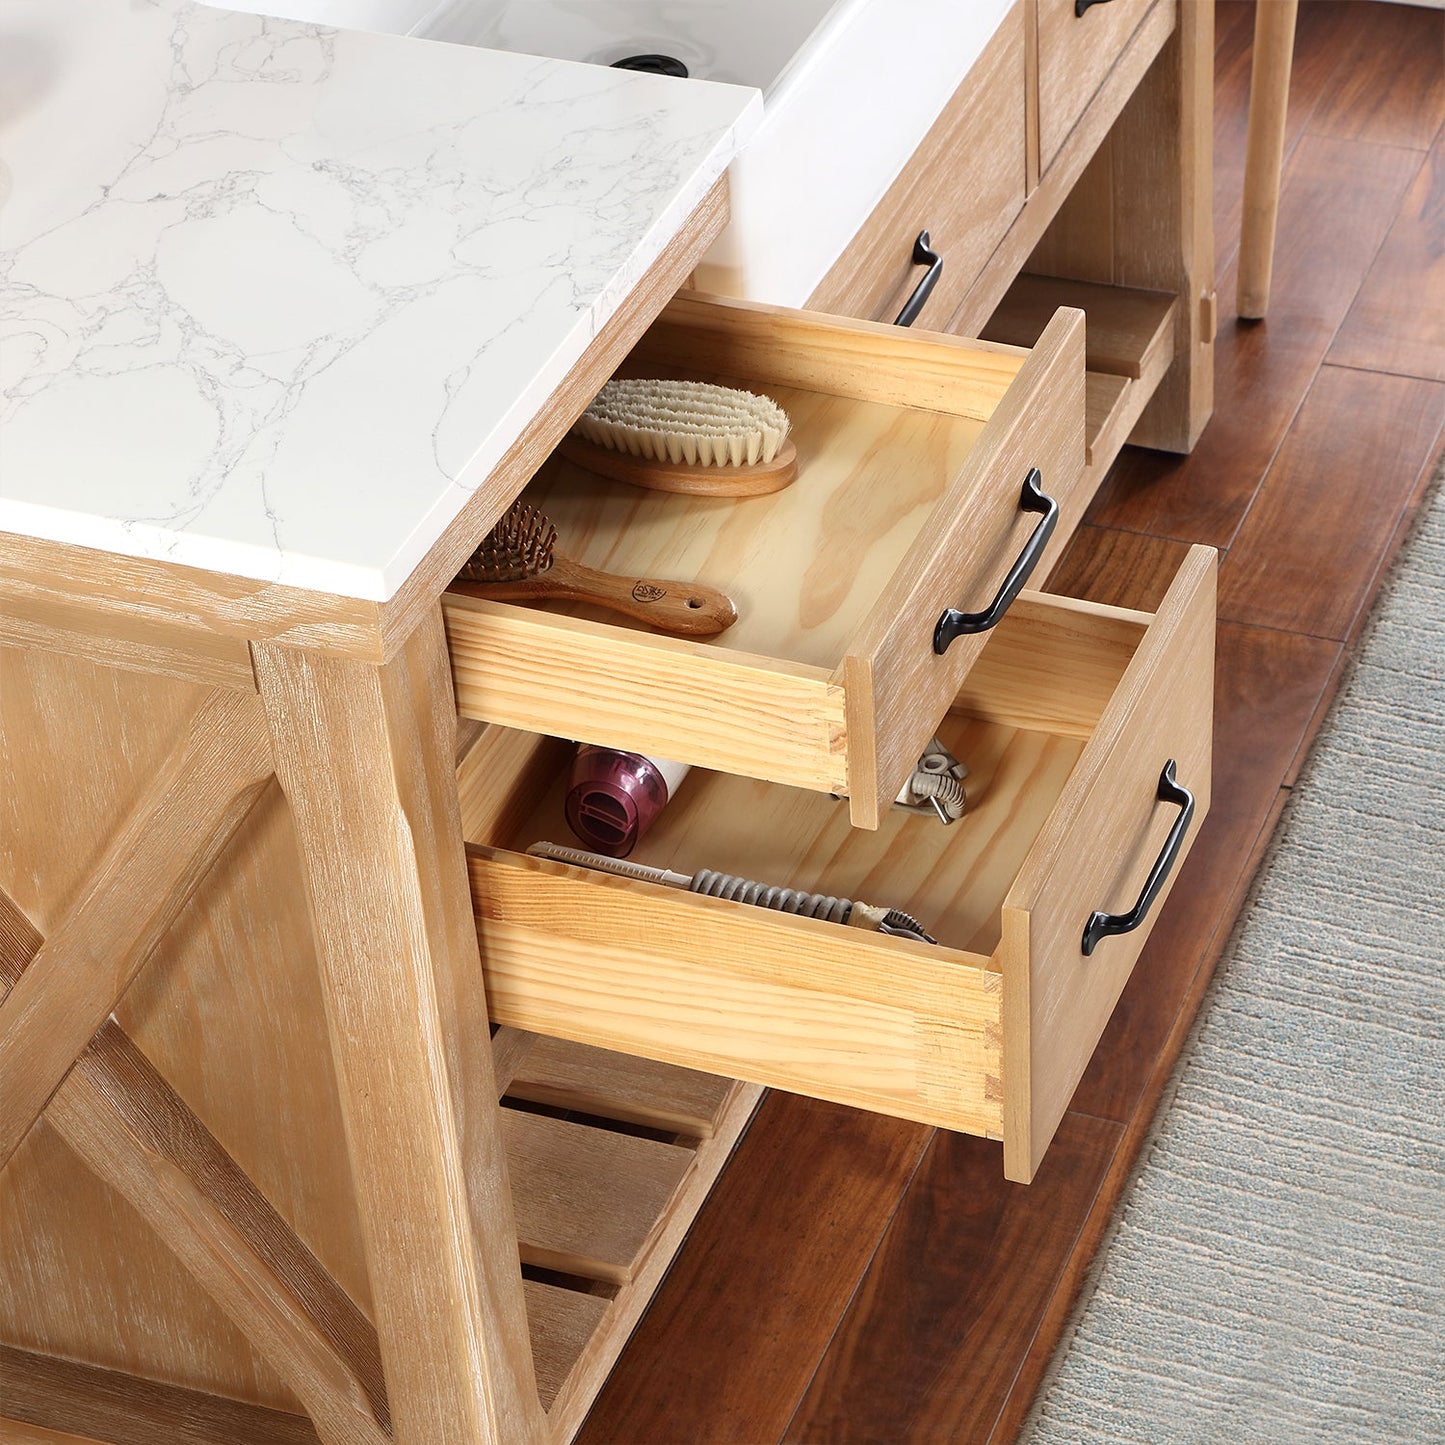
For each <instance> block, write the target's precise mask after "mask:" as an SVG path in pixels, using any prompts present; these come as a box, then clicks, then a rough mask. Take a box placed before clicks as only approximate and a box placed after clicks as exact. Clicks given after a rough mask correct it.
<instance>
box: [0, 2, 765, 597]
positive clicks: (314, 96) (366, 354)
mask: <svg viewBox="0 0 1445 1445" xmlns="http://www.w3.org/2000/svg"><path fill="white" fill-rule="evenodd" d="M0 32H3V33H0V97H3V98H0V163H3V166H4V168H5V169H4V171H0V192H3V193H4V194H3V198H0V245H3V255H0V327H3V329H0V390H3V393H4V407H3V411H0V427H3V430H0V529H4V530H8V531H12V532H17V533H21V534H23V535H26V536H31V537H38V538H44V539H48V540H54V541H63V542H72V543H76V544H79V545H81V546H86V547H96V548H103V549H106V550H109V551H113V552H117V553H121V554H124V555H127V556H132V557H146V558H158V559H162V560H166V561H171V562H178V563H184V564H187V565H190V566H195V567H204V568H208V569H211V570H213V571H219V572H228V573H233V574H236V575H239V576H243V577H251V578H257V579H262V580H266V581H275V582H282V583H286V584H289V585H291V586H294V587H302V588H310V589H314V590H319V591H325V592H332V593H338V594H341V595H344V596H350V597H358V598H365V599H368V600H376V601H383V600H385V599H387V598H389V597H390V596H391V595H392V594H394V593H395V592H396V590H397V589H398V588H399V587H400V586H401V584H402V583H403V582H404V581H405V580H406V578H407V576H408V575H409V574H410V572H411V571H412V569H413V568H414V567H415V566H416V565H417V563H418V562H420V560H421V559H422V558H423V557H424V556H425V555H426V552H427V550H428V549H429V548H430V547H431V545H432V544H433V543H434V542H435V541H436V540H437V538H438V537H440V536H441V534H442V532H443V531H444V530H445V528H446V526H447V524H448V523H449V522H450V521H451V519H452V518H453V517H454V516H455V515H456V514H457V512H458V511H460V510H461V507H462V505H463V503H464V502H465V501H466V498H467V496H468V494H469V493H470V492H471V491H472V489H474V488H475V487H476V486H477V485H478V484H479V483H480V482H481V481H482V480H483V479H485V477H486V476H487V475H488V474H489V472H490V471H491V470H492V468H493V467H494V466H495V465H496V463H497V462H498V461H499V460H500V458H501V457H502V455H503V453H504V452H505V451H506V450H507V448H508V447H509V446H510V445H511V444H512V442H513V441H515V440H516V438H517V437H518V436H519V435H520V434H521V433H522V431H523V430H524V429H525V427H526V425H527V423H528V422H529V421H530V420H531V418H532V416H533V415H534V414H535V413H536V411H537V410H538V408H539V407H540V406H541V405H542V403H543V402H544V401H545V400H546V398H547V397H548V396H549V394H550V393H551V392H552V390H553V389H554V388H555V387H556V385H557V384H558V383H559V382H560V381H561V380H562V379H563V377H564V376H565V375H566V373H567V371H568V370H569V369H570V368H571V366H572V365H573V364H574V363H575V362H576V361H577V359H578V358H579V357H580V356H581V355H582V354H583V352H584V351H585V350H586V348H587V346H588V344H589V342H590V341H591V340H592V338H593V337H594V336H595V335H596V334H597V332H598V331H599V330H600V329H601V328H602V326H603V325H604V324H605V323H606V322H607V320H608V319H609V318H610V317H611V316H612V315H613V313H614V312H615V311H616V310H617V308H618V307H619V305H620V304H621V302H622V301H623V300H624V298H625V297H626V296H627V294H628V292H629V291H630V289H631V288H632V287H633V286H634V285H635V284H636V282H637V281H638V280H639V279H640V278H641V276H642V275H643V273H644V272H645V271H646V269H647V268H648V266H649V265H650V264H651V263H652V262H653V261H654V260H655V259H656V258H657V257H658V255H660V254H661V253H662V251H663V250H664V248H665V247H666V246H667V245H668V243H669V242H670V241H671V239H672V238H673V237H674V236H675V235H676V233H677V231H678V230H679V228H680V227H681V225H682V224H683V222H684V221H685V220H686V219H687V217H688V215H689V214H690V213H691V212H692V210H693V209H694V208H695V207H696V205H697V204H698V202H699V201H701V200H702V199H703V197H704V196H705V195H706V194H707V192H708V190H709V188H710V187H711V186H712V185H713V183H714V182H715V181H716V180H717V178H718V177H719V176H720V175H722V174H723V172H724V171H725V170H726V169H727V165H728V162H729V161H730V160H731V159H732V157H733V155H734V154H735V153H736V152H737V150H738V148H739V147H740V146H741V145H742V144H743V142H744V141H745V140H746V138H747V136H748V135H749V134H751V132H752V130H753V129H754V127H755V126H756V125H757V123H758V120H759V119H760V116H761V103H760V99H759V96H758V92H757V91H755V90H750V89H746V88H743V87H738V86H730V85H716V84H710V83H707V82H701V81H688V82H680V81H677V80H673V79H671V78H668V77H660V76H652V75H644V74H637V73H633V72H628V71H618V70H609V69H606V68H601V67H596V66H590V65H580V64H573V63H571V62H567V61H557V60H545V59H537V58H533V57H530V56H523V55H516V54H509V53H506V52H502V51H493V50H482V49H475V48H472V47H467V46H459V45H450V44H444V43H440V42H435V41H427V40H416V39H409V38H406V37H402V36H391V35H378V34H363V33H358V32H351V31H336V30H327V29H322V28H318V27H315V26H310V25H303V24H297V23H294V22H289V21H281V20H273V19H266V18H263V17H259V16H255V15H248V14H238V13H234V12H230V11H225V10H219V9H212V8H209V7H208V6H205V5H200V4H193V3H188V0H9V3H8V4H7V5H6V7H5V10H4V14H3V16H0Z"/></svg>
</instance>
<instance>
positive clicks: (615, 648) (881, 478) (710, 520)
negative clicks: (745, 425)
mask: <svg viewBox="0 0 1445 1445" xmlns="http://www.w3.org/2000/svg"><path fill="white" fill-rule="evenodd" d="M622 370H623V371H624V372H626V373H630V374H634V375H636V374H644V375H683V376H689V377H693V378H697V379H702V380H722V381H726V382H729V383H731V384H735V385H740V386H744V387H747V388H750V389H752V390H757V391H765V392H767V393H768V394H769V395H771V396H773V397H775V398H776V399H777V400H778V401H779V402H780V403H781V404H782V405H783V406H784V407H785V408H786V409H787V411H788V412H789V414H790V415H791V416H792V418H793V436H794V439H795V440H796V443H797V448H798V453H799V460H800V468H799V475H798V478H797V480H796V481H795V482H794V483H793V484H792V485H791V486H789V487H788V488H786V489H785V490H783V491H781V492H778V493H775V494H773V495H770V496H763V497H749V498H699V497H690V496H680V495H675V494H669V493H662V492H654V491H648V490H644V489H640V488H636V487H631V486H628V485H626V484H625V483H618V482H609V481H604V480H602V479H600V478H598V477H596V476H594V475H593V474H591V473H590V472H586V471H583V470H581V469H580V468H577V467H575V466H572V465H570V464H569V463H567V462H566V461H564V460H562V459H561V458H556V457H554V458H553V459H552V460H551V461H549V462H548V463H547V464H546V466H544V467H543V468H542V470H541V471H540V472H539V474H538V475H537V477H536V478H535V479H534V480H533V482H532V483H531V485H530V486H529V487H528V489H527V491H526V492H525V493H524V497H525V499H526V500H527V501H528V502H530V503H532V504H534V505H536V506H537V507H539V508H540V509H541V510H542V511H544V512H545V513H546V514H547V515H548V516H549V517H550V518H551V519H552V521H553V522H554V523H555V524H556V527H557V531H558V543H557V549H558V551H559V552H561V553H565V554H566V555H568V556H572V557H576V558H578V559H579V560H581V561H583V562H585V563H588V564H589V565H591V566H595V567H600V568H603V569H605V570H607V571H610V572H618V573H623V574H625V575H628V576H632V577H639V578H642V577H649V576H651V577H658V578H678V579H686V580H697V581H701V582H706V583H710V584H711V585H713V586H716V587H720V588H721V589H722V590H723V591H725V592H727V593H729V595H731V596H732V597H733V599H734V601H735V602H736V604H737V608H738V613H739V619H738V621H737V622H736V623H735V624H734V626H733V627H732V628H730V629H729V630H728V631H727V632H725V633H723V634H722V635H721V636H720V637H718V638H716V639H712V640H709V641H706V642H697V641H691V640H684V639H678V638H671V637H664V636H662V635H661V634H658V633H654V632H650V631H647V630H645V629H642V628H641V627H639V626H637V625H632V624H628V623H625V622H618V621H616V620H615V619H611V618H610V615H609V614H607V613H601V612H589V611H586V610H585V609H581V608H578V607H575V606H570V607H569V606H565V605H556V606H553V605H548V606H547V608H546V609H545V610H544V609H541V608H538V607H536V606H532V605H525V606H519V605H514V604H509V603H499V602H492V601H490V600H488V601H480V600H476V599H474V598H469V597H463V596H460V595H456V594H451V593H449V594H447V595H446V597H445V598H444V599H443V605H444V608H445V612H446V618H447V630H448V638H449V641H450V645H451V650H452V661H453V673H454V678H455V684H456V692H457V702H458V707H459V709H460V711H461V713H462V714H463V716H466V717H472V718H479V719H482V720H483V721H487V722H495V723H501V724H503V725H505V726H509V727H517V728H523V729H526V730H528V731H535V732H546V733H552V734H554V735H556V736H559V737H567V738H573V739H576V740H578V741H582V742H593V743H601V744H607V745H611V746H616V747H623V748H628V749H633V750H636V751H640V752H644V753H648V754H650V755H653V756H658V757H665V758H673V759H676V760H677V761H679V762H686V763H692V764H696V765H699V766H703V767H708V768H714V769H717V770H719V771H723V772H728V773H741V774H744V775H746V776H748V777H752V778H761V779H765V780H767V781H770V782H777V783H786V784H789V785H792V786H794V787H801V788H811V789H815V790H819V791H821V792H825V793H826V792H833V793H839V794H843V795H846V796H847V797H848V798H849V800H850V810H851V816H852V821H853V822H854V824H855V825H857V826H860V827H867V828H874V827H877V826H878V822H879V818H880V817H881V815H882V812H883V810H884V809H885V808H886V807H887V805H888V802H889V800H891V799H892V798H893V797H894V796H895V795H896V794H897V792H898V789H899V787H900V786H901V785H902V783H903V780H904V778H905V777H906V775H907V774H908V772H909V771H910V770H911V768H912V767H913V765H914V763H915V761H916V759H917V758H918V755H919V753H920V751H921V750H922V749H923V747H924V746H925V745H926V743H927V742H928V739H929V737H930V736H931V735H932V733H933V732H934V730H935V728H936V727H937V726H938V721H939V719H940V718H941V717H942V716H943V714H944V712H945V711H946V710H947V708H948V705H949V703H950V701H951V700H952V698H953V697H954V695H955V694H956V693H957V691H958V688H959V686H960V685H961V683H962V682H963V679H964V677H965V675H966V674H967V672H968V670H969V667H970V666H971V665H972V663H973V661H974V659H975V658H976V657H977V656H978V654H979V652H980V651H981V650H982V648H983V646H984V643H985V642H986V641H987V639H988V634H987V633H977V634H973V635H965V636H959V637H957V638H956V639H955V640H953V641H952V642H951V643H950V644H949V645H948V647H947V650H946V651H945V652H944V653H943V654H941V655H940V654H938V653H937V652H936V651H935V647H934V634H935V627H936V625H937V624H938V622H939V619H940V617H941V615H942V614H943V613H944V612H945V611H946V610H948V609H959V610H961V611H968V612H981V611H984V610H986V609H987V608H988V607H989V605H990V603H991V602H992V601H993V600H994V599H995V597H996V595H997V594H999V592H1000V591H1001V589H1002V587H1003V583H1004V580H1005V578H1006V577H1008V576H1010V574H1011V573H1013V572H1016V571H1017V570H1018V569H1017V568H1016V564H1017V563H1018V562H1019V561H1020V559H1021V558H1023V557H1024V556H1025V555H1026V554H1029V553H1032V555H1033V558H1034V565H1033V567H1032V568H1031V569H1029V570H1031V571H1032V573H1033V575H1034V576H1035V577H1036V578H1042V577H1044V576H1045V575H1046V574H1047V572H1048V570H1049V568H1050V566H1051V565H1052V563H1053V561H1054V559H1055V558H1057V556H1058V555H1059V553H1060V552H1061V551H1062V549H1063V546H1064V544H1065V542H1066V541H1067V539H1068V536H1069V534H1070V533H1071V532H1072V530H1073V528H1074V527H1075V525H1076V524H1077V522H1078V520H1079V517H1080V515H1081V513H1082V510H1083V507H1084V505H1085V503H1086V501H1087V498H1086V497H1085V496H1084V495H1083V492H1082V486H1081V478H1082V474H1083V461H1084V361H1083V320H1082V317H1081V316H1080V315H1079V313H1077V312H1073V311H1064V312H1061V313H1060V314H1059V315H1058V316H1056V317H1055V318H1054V319H1053V320H1052V321H1050V322H1049V324H1048V326H1047V327H1046V328H1044V330H1043V332H1042V335H1040V336H1039V337H1038V341H1037V344H1036V345H1035V346H1034V347H1033V348H1032V349H1031V350H1025V349H1021V348H1016V347H1010V346H1000V345H996V344H990V343H985V342H975V341H963V340H960V339H958V338H956V337H948V336H935V335H926V334H920V333H916V332H912V331H905V330H900V329H899V328H896V327H891V326H883V325H878V324H876V323H872V322H864V321H849V320H842V319H839V318H835V317H828V316H820V315H814V314H812V313H807V312H797V311H787V310H781V309H779V308H776V307H767V306H759V305H753V304H749V303H743V302H734V301H724V300H719V299H717V298H711V297H703V296H699V295H698V294H696V293H683V294H682V295H681V296H680V297H678V298H677V299H676V300H675V301H674V302H672V303H671V305H669V306H668V308H667V310H666V311H665V312H664V313H663V314H662V316H661V317H660V318H659V320H658V321H657V322H656V323H654V325H653V327H652V328H651V330H650V331H649V332H648V333H647V335H646V336H645V337H644V338H643V340H642V342H641V343H640V344H639V346H638V347H637V349H636V350H635V351H634V352H633V354H632V356H631V357H630V358H629V360H628V362H627V364H626V365H625V366H624V368H622ZM1035 468H1036V469H1037V470H1038V472H1039V474H1040V478H1041V486H1042V489H1043V491H1044V492H1045V494H1046V495H1047V496H1048V497H1050V498H1052V499H1053V500H1054V501H1056V502H1057V504H1058V516H1057V519H1056V521H1055V523H1054V524H1053V528H1052V532H1051V533H1046V527H1045V522H1044V520H1043V519H1042V518H1041V516H1040V515H1039V513H1038V512H1037V510H1035V511H1030V510H1028V509H1027V508H1026V507H1025V506H1024V483H1025V480H1026V478H1027V477H1028V476H1029V474H1030V471H1031V470H1032V469H1035ZM1045 542H1046V545H1040V544H1043V543H1045Z"/></svg>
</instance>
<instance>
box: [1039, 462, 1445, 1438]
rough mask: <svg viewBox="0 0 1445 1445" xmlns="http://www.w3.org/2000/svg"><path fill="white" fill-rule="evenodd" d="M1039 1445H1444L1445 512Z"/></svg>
mask: <svg viewBox="0 0 1445 1445" xmlns="http://www.w3.org/2000/svg"><path fill="white" fill-rule="evenodd" d="M1427 507H1428V510H1427V512H1426V514H1425V516H1424V518H1423V520H1422V522H1421V523H1420V525H1419V527H1418V528H1417V530H1416V531H1415V533H1414V535H1413V536H1412V537H1411V538H1410V540H1409V541H1408V542H1407V543H1406V546H1405V548H1404V549H1403V550H1402V553H1401V556H1400V559H1399V562H1398V563H1397V565H1396V567H1395V569H1394V571H1393V572H1392V574H1391V577H1390V579H1389V581H1388V582H1387V584H1386V587H1385V589H1384V592H1383V593H1382V596H1381V600H1380V603H1379V605H1378V607H1377V610H1376V613H1375V616H1374V618H1373V620H1372V622H1371V624H1370V627H1369V631H1368V634H1367V636H1366V638H1365V640H1364V642H1363V644H1362V646H1361V648H1360V651H1359V654H1358V661H1357V663H1356V666H1355V669H1354V672H1353V674H1352V676H1351V678H1350V680H1349V681H1348V683H1347V684H1346V685H1345V687H1344V688H1343V689H1342V692H1341V695H1340V697H1339V698H1338V700H1337V702H1336V704H1335V707H1334V709H1333V711H1332V713H1331V715H1330V717H1329V719H1328V721H1327V723H1326V725H1325V727H1324V729H1323V730H1322V731H1321V734H1320V736H1319V739H1318V741H1317V743H1316V745H1315V748H1314V751H1313V753H1312V756H1311V759H1310V762H1309V764H1308V766H1307V769H1306V771H1305V773H1304V775H1303V776H1302V777H1301V779H1300V782H1299V783H1298V785H1297V786H1296V788H1295V792H1294V796H1293V798H1292V799H1291V802H1290V806H1289V809H1288V811H1287V813H1286V816H1285V819H1284V822H1283V824H1282V826H1281V829H1280V832H1279V834H1278V837H1277V840H1276V843H1275V845H1274V848H1273V850H1272V852H1271V855H1270V857H1269V858H1268V860H1267V861H1266V863H1265V866H1264V867H1263V868H1262V869H1261V871H1260V874H1259V876H1258V878H1257V880H1256V884H1255V887H1254V890H1253V893H1252V895H1251V899H1250V903H1249V905H1248V906H1247V908H1246V910H1245V913H1244V915H1243V916H1242V918H1241V920H1240V923H1239V925H1238V926H1237V928H1236V931H1235V935H1234V937H1233V939H1232V940H1231V942H1230V945H1229V947H1228V949H1227V950H1226V953H1225V956H1224V958H1223V959H1222V960H1221V962H1220V966H1219V973H1218V975H1217V977H1216V980H1215V983H1214V985H1213V989H1212V992H1211V994H1210V996H1209V998H1208V999H1207V1000H1206V1002H1205V1007H1204V1009H1203V1010H1202V1011H1201V1016H1200V1022H1199V1024H1198V1025H1197V1027H1196V1030H1195V1034H1194V1037H1193V1039H1192V1041H1191V1045H1190V1048H1189V1050H1188V1051H1187V1052H1186V1055H1185V1059H1184V1061H1183V1063H1182V1065H1181V1068H1180V1070H1179V1071H1178V1073H1177V1075H1176V1080H1175V1084H1174V1088H1173V1097H1172V1098H1170V1099H1166V1100H1165V1102H1164V1104H1163V1105H1161V1113H1160V1119H1159V1123H1158V1125H1157V1128H1156V1132H1155V1134H1154V1136H1153V1138H1152V1140H1151V1142H1150V1145H1149V1146H1148V1147H1147V1148H1146V1150H1145V1153H1144V1156H1143V1158H1142V1161H1141V1164H1140V1166H1139V1168H1138V1171H1137V1173H1136V1176H1135V1178H1134V1181H1133V1182H1132V1184H1131V1187H1130V1192H1129V1194H1128V1196H1127V1198H1126V1201H1125V1204H1124V1206H1123V1208H1122V1209H1121V1211H1120V1214H1119V1216H1118V1219H1117V1222H1116V1225H1115V1227H1114V1231H1113V1234H1112V1236H1111V1237H1110V1239H1109V1241H1108V1243H1107V1245H1106V1247H1105V1251H1104V1253H1103V1255H1102V1257H1101V1260H1100V1261H1099V1263H1098V1264H1097V1265H1096V1268H1095V1273H1094V1277H1093V1280H1092V1292H1091V1293H1089V1294H1088V1295H1087V1297H1086V1299H1085V1300H1084V1302H1083V1304H1082V1305H1081V1307H1080V1310H1079V1311H1078V1312H1077V1313H1076V1316H1075V1321H1074V1325H1073V1333H1072V1338H1070V1339H1067V1340H1066V1341H1065V1343H1064V1345H1063V1346H1061V1349H1060V1352H1059V1354H1058V1356H1056V1359H1055V1363H1054V1366H1053V1371H1052V1374H1051V1376H1050V1378H1049V1379H1048V1380H1046V1381H1045V1383H1044V1387H1043V1389H1042V1390H1041V1391H1040V1394H1039V1398H1038V1400H1037V1401H1036V1403H1035V1407H1034V1412H1033V1415H1032V1417H1031V1419H1030V1421H1029V1424H1028V1426H1027V1427H1026V1428H1025V1431H1024V1435H1023V1438H1024V1440H1026V1441H1027V1442H1028V1445H1058V1442H1064V1441H1069V1442H1073V1441H1109V1442H1133V1441H1138V1442H1148V1445H1161V1442H1167V1441H1190V1442H1221V1445H1222V1442H1230V1445H1235V1442H1249V1445H1255V1442H1276V1441H1277V1442H1289V1445H1305V1442H1315V1441H1320V1442H1325V1441H1328V1442H1330V1445H1336V1442H1354V1441H1359V1442H1370V1445H1378V1442H1382V1441H1411V1442H1416V1445H1425V1442H1439V1441H1445V1047H1442V1039H1445V983H1442V974H1445V493H1442V490H1441V488H1440V487H1438V486H1437V487H1436V489H1435V491H1434V493H1433V497H1432V499H1431V502H1430V503H1428V504H1427Z"/></svg>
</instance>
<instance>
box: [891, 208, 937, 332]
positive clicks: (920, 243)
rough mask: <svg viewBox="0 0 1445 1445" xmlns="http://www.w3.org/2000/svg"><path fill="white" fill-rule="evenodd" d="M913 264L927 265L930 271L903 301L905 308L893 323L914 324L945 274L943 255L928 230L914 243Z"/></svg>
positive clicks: (919, 234) (919, 235)
mask: <svg viewBox="0 0 1445 1445" xmlns="http://www.w3.org/2000/svg"><path fill="white" fill-rule="evenodd" d="M913 264H914V265H915V266H927V267H928V271H927V273H926V274H925V275H924V277H923V280H921V281H920V282H919V283H918V285H917V286H915V287H914V288H913V295H912V296H910V297H909V298H908V300H907V301H905V302H904V303H903V310H902V311H900V312H899V313H898V319H897V320H896V321H895V322H894V323H893V324H894V325H895V326H912V325H913V323H914V322H915V321H917V320H918V313H919V312H920V311H922V310H923V303H924V302H925V301H927V300H928V298H929V297H930V296H932V295H933V288H934V287H935V286H937V285H938V278H939V277H940V276H942V275H943V257H942V256H940V255H939V254H938V252H937V251H935V250H934V249H933V243H932V242H931V241H930V240H929V239H928V232H927V231H920V232H919V233H918V239H917V240H916V241H915V242H914V243H913Z"/></svg>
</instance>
